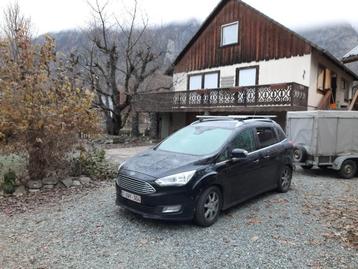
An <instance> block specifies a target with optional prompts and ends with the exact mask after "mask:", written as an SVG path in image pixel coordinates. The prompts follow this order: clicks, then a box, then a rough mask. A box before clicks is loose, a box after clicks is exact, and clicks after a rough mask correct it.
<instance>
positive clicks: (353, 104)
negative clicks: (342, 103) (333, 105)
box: [348, 90, 358, 110]
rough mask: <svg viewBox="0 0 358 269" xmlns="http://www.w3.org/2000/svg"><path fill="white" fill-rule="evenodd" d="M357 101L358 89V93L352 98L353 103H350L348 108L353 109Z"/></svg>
mask: <svg viewBox="0 0 358 269" xmlns="http://www.w3.org/2000/svg"><path fill="white" fill-rule="evenodd" d="M357 101H358V90H357V91H356V93H355V94H354V97H353V99H352V103H351V104H350V106H349V108H348V110H353V109H354V106H355V104H356V103H357Z"/></svg>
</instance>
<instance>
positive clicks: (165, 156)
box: [122, 149, 204, 178]
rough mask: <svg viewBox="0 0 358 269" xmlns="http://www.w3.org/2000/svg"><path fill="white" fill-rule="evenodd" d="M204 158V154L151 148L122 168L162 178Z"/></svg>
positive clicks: (127, 162)
mask: <svg viewBox="0 0 358 269" xmlns="http://www.w3.org/2000/svg"><path fill="white" fill-rule="evenodd" d="M203 159H204V158H203V156H193V155H186V154H179V153H174V152H167V151H159V150H153V149H150V150H147V151H145V152H143V153H140V154H138V155H136V156H134V157H133V158H130V159H129V160H127V161H126V163H125V164H124V165H123V167H122V169H124V170H126V171H133V172H135V173H138V174H145V175H148V176H150V177H153V178H160V177H163V176H167V175H170V174H175V173H180V172H181V171H183V170H182V169H183V168H184V167H189V166H190V165H194V164H196V163H197V162H198V161H201V160H203ZM193 169H195V168H193Z"/></svg>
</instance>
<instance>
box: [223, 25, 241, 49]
mask: <svg viewBox="0 0 358 269" xmlns="http://www.w3.org/2000/svg"><path fill="white" fill-rule="evenodd" d="M234 25H237V32H236V41H234V42H231V43H227V44H224V28H225V27H229V26H234ZM220 37H221V40H220V45H221V47H225V46H230V45H235V44H239V37H240V22H239V21H235V22H231V23H228V24H224V25H221V35H220Z"/></svg>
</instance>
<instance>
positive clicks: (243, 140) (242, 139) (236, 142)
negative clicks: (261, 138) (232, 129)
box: [218, 129, 256, 162]
mask: <svg viewBox="0 0 358 269" xmlns="http://www.w3.org/2000/svg"><path fill="white" fill-rule="evenodd" d="M233 149H244V150H246V151H247V152H252V151H254V150H255V149H256V145H255V138H254V136H253V130H252V129H246V130H244V131H242V132H240V133H239V134H238V135H237V136H236V137H235V138H234V139H233V141H232V143H231V145H230V146H229V147H228V148H227V149H225V150H224V152H223V153H222V154H221V155H220V156H219V158H218V162H223V161H226V160H228V159H229V158H230V152H231V151H232V150H233Z"/></svg>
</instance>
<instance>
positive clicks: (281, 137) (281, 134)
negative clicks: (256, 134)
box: [276, 127, 286, 141]
mask: <svg viewBox="0 0 358 269" xmlns="http://www.w3.org/2000/svg"><path fill="white" fill-rule="evenodd" d="M276 130H277V134H278V140H279V141H283V140H285V139H286V134H285V132H284V131H283V130H282V129H281V128H280V127H277V128H276Z"/></svg>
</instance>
